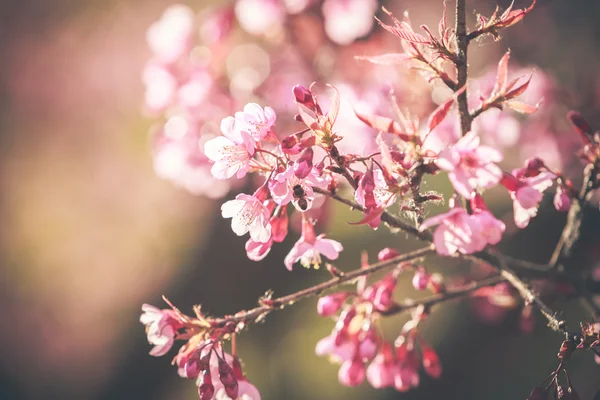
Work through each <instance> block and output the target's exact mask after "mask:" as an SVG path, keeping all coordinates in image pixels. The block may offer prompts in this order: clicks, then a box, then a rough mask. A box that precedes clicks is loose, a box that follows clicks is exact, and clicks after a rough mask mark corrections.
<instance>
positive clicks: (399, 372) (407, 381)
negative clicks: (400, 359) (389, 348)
mask: <svg viewBox="0 0 600 400" xmlns="http://www.w3.org/2000/svg"><path fill="white" fill-rule="evenodd" d="M417 386H419V373H418V372H417V370H415V369H412V368H410V367H408V366H406V365H401V366H398V367H397V368H396V373H395V374H394V387H395V388H396V390H398V391H400V392H406V391H408V390H409V389H410V388H411V387H417Z"/></svg>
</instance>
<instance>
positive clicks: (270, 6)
mask: <svg viewBox="0 0 600 400" xmlns="http://www.w3.org/2000/svg"><path fill="white" fill-rule="evenodd" d="M235 16H236V18H237V20H238V22H239V24H240V26H241V27H242V29H243V30H245V31H246V32H248V33H250V34H252V35H265V34H268V33H269V32H271V31H273V30H276V29H279V28H281V26H282V25H283V23H284V21H285V9H284V8H283V5H282V4H281V2H280V1H279V0H238V1H237V3H235Z"/></svg>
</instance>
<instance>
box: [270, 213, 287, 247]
mask: <svg viewBox="0 0 600 400" xmlns="http://www.w3.org/2000/svg"><path fill="white" fill-rule="evenodd" d="M269 222H270V223H271V239H272V240H273V241H274V242H277V243H281V242H283V241H284V239H285V237H286V236H287V234H288V225H289V218H288V215H287V212H286V209H285V207H281V209H280V210H279V213H278V214H277V215H273V216H272V217H271V219H270V220H269Z"/></svg>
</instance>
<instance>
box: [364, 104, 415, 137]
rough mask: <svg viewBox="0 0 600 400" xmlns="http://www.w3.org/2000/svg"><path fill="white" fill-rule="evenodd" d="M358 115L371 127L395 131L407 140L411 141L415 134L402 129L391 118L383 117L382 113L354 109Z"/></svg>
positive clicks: (383, 130)
mask: <svg viewBox="0 0 600 400" xmlns="http://www.w3.org/2000/svg"><path fill="white" fill-rule="evenodd" d="M354 113H355V114H356V117H357V118H358V119H360V120H361V121H362V122H364V123H365V124H367V125H369V126H370V127H371V128H374V129H377V130H378V131H382V132H388V133H393V134H395V135H397V136H398V137H399V138H400V139H402V140H404V141H405V142H409V141H411V140H412V139H413V138H414V136H413V135H409V134H407V133H405V132H403V131H402V128H401V127H400V124H398V123H397V122H396V121H394V120H393V119H391V118H387V117H382V116H381V115H377V114H371V113H364V112H360V111H357V110H354Z"/></svg>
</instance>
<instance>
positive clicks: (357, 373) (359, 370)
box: [338, 358, 365, 387]
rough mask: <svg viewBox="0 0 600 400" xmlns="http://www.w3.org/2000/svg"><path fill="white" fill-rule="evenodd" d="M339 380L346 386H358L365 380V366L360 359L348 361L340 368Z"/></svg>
mask: <svg viewBox="0 0 600 400" xmlns="http://www.w3.org/2000/svg"><path fill="white" fill-rule="evenodd" d="M338 379H339V381H340V383H341V384H342V385H344V386H350V387H354V386H358V385H360V384H361V383H363V381H364V380H365V365H364V364H363V363H362V361H360V360H358V359H356V358H355V359H353V360H346V361H344V363H343V364H342V366H341V367H340V370H339V372H338Z"/></svg>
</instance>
